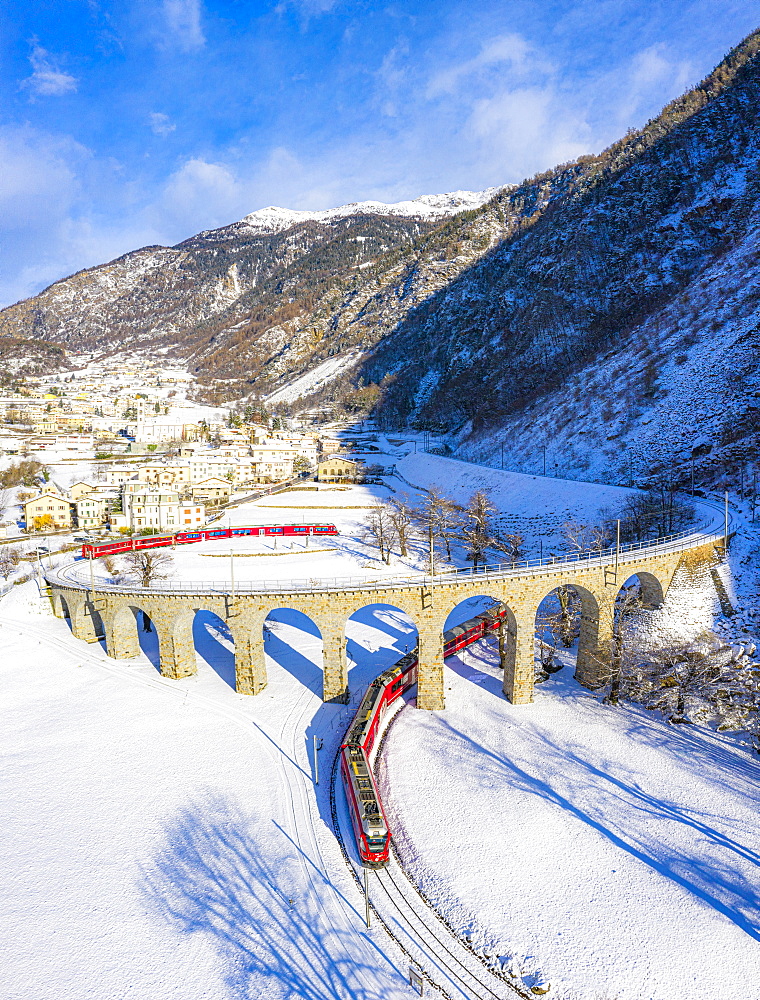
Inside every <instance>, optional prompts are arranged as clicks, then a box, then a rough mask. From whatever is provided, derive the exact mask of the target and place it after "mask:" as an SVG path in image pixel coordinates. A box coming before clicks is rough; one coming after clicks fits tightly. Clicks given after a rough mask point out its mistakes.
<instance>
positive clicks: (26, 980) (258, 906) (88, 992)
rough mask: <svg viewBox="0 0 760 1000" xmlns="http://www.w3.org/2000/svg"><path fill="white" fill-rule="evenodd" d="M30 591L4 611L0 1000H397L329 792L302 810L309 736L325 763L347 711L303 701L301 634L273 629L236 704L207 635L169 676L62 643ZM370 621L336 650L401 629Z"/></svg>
mask: <svg viewBox="0 0 760 1000" xmlns="http://www.w3.org/2000/svg"><path fill="white" fill-rule="evenodd" d="M35 593H36V588H35V587H34V585H32V584H27V585H24V586H22V587H16V588H14V590H13V592H12V593H11V594H10V595H8V596H7V597H6V598H4V599H3V600H2V602H0V643H1V644H2V654H3V655H2V658H0V675H1V677H2V681H1V683H2V690H3V698H2V700H1V701H0V716H1V721H0V754H1V755H2V767H1V768H0V803H2V805H1V806H0V811H1V812H2V831H3V836H2V838H1V840H0V921H1V922H2V925H3V927H4V928H5V934H4V944H3V954H2V957H1V958H0V976H1V978H2V990H1V992H2V996H3V997H4V998H7V1000H43V998H44V1000H49V998H50V997H57V998H61V1000H64V998H65V1000H80V998H82V1000H83V998H85V997H88V998H91V997H97V998H103V1000H106V998H108V1000H110V998H112V997H130V998H132V1000H155V998H156V997H161V998H172V997H177V998H182V1000H187V998H190V997H192V998H193V1000H201V998H212V997H213V998H215V1000H219V998H235V1000H241V998H250V1000H254V998H256V1000H258V998H266V1000H270V998H271V1000H284V998H291V997H305V998H306V997H308V998H315V1000H335V998H346V1000H349V998H352V1000H353V998H355V997H360V998H362V1000H385V998H390V1000H396V998H398V1000H401V997H404V996H409V995H410V994H409V992H408V990H407V989H406V987H405V986H404V985H403V979H405V977H406V967H405V965H404V964H403V962H402V960H401V956H400V955H398V954H396V953H395V952H394V950H393V948H392V947H391V946H390V943H389V941H388V939H387V938H386V937H385V935H384V934H383V932H382V931H381V930H379V929H373V930H372V931H370V932H367V931H366V929H365V928H364V926H363V910H362V901H361V897H360V896H359V894H358V892H357V891H356V889H355V887H354V885H353V882H352V881H351V879H350V877H349V875H348V872H347V869H346V867H345V865H344V863H343V860H342V857H341V855H340V853H339V851H338V847H337V845H336V842H335V840H334V838H333V836H332V835H331V833H330V832H329V830H328V826H327V822H328V819H327V817H328V815H329V805H328V802H327V791H328V782H327V780H323V781H322V782H321V783H320V786H319V789H318V791H319V793H320V795H319V797H317V796H316V795H315V788H314V785H313V781H312V773H313V772H312V764H311V759H310V756H309V752H308V751H309V750H310V748H311V745H312V736H314V735H317V736H320V737H321V738H323V739H324V741H325V746H324V748H323V750H322V754H321V756H322V759H323V767H324V768H325V769H326V767H327V762H328V761H330V760H331V757H332V753H333V751H334V749H335V744H336V740H337V738H338V735H339V734H341V733H342V732H343V730H344V729H345V727H346V725H347V724H348V720H349V717H350V712H351V708H350V707H344V706H334V705H323V704H322V702H321V700H320V699H319V696H318V695H317V694H316V691H317V689H318V688H319V668H318V667H317V665H316V663H315V661H316V660H318V659H319V653H320V650H319V640H317V639H315V637H314V636H313V635H310V634H309V633H308V632H306V631H303V630H302V629H300V628H299V627H298V624H297V623H295V622H294V621H292V620H290V619H289V618H288V615H287V613H285V614H283V615H281V620H280V621H279V622H275V623H273V625H272V634H271V637H270V639H269V641H268V646H267V649H268V653H269V656H268V671H269V677H270V684H269V687H268V688H267V689H266V691H265V692H264V693H263V694H262V695H260V696H259V697H257V698H244V697H243V696H240V695H236V694H235V693H234V691H233V690H232V689H231V687H230V686H229V680H230V670H231V665H232V657H231V654H230V651H229V648H228V647H229V641H228V638H227V637H226V636H225V630H224V628H223V627H222V628H221V629H220V627H219V623H218V622H217V623H216V624H214V623H213V622H210V621H205V620H198V622H197V625H196V628H197V629H198V630H199V635H198V646H199V649H200V653H199V673H198V676H197V677H195V678H189V679H187V680H185V681H181V682H170V681H167V680H164V679H162V678H160V677H159V675H158V674H157V673H156V670H155V668H154V667H153V665H152V663H151V660H150V658H149V656H148V655H146V654H145V653H144V654H143V655H141V657H140V658H139V659H136V660H132V661H128V662H123V661H113V660H109V659H108V657H106V656H105V654H104V653H103V651H102V650H101V649H100V648H99V647H98V646H92V647H88V646H86V645H85V644H84V643H80V642H78V641H76V640H74V639H73V638H72V637H71V635H70V633H69V632H68V629H67V627H66V625H65V624H64V623H63V622H60V621H58V620H56V619H54V618H53V617H52V616H51V614H50V611H49V605H48V604H47V602H46V601H45V602H40V601H39V600H37V599H35V597H34V595H35ZM373 622H374V623H372V622H367V623H362V622H356V623H354V625H353V626H352V628H353V631H352V635H353V637H354V641H357V640H358V641H361V640H362V637H363V636H364V635H365V633H366V635H367V636H368V637H369V640H370V645H372V644H373V643H376V640H377V637H378V636H384V637H385V644H386V646H388V645H390V644H391V643H392V642H393V641H394V639H396V638H398V639H399V640H400V639H401V638H402V637H403V635H404V634H405V632H404V631H403V630H400V629H398V628H394V627H393V626H392V625H389V624H388V620H387V616H386V619H385V620H383V619H382V617H381V618H378V619H377V620H373ZM143 638H145V637H143ZM220 639H221V641H219V640H220ZM146 649H147V652H148V654H150V652H151V649H150V646H149V644H148V645H147V646H146ZM398 655H399V654H398V652H396V653H393V652H392V651H390V650H388V649H387V648H386V650H385V654H384V656H385V660H386V662H388V660H392V659H393V658H395V657H397V656H398ZM382 658H383V657H382V655H381V656H380V660H382ZM378 662H379V660H378V655H377V653H375V655H373V656H372V657H371V664H370V665H369V670H367V668H366V667H365V671H364V674H365V675H364V676H363V677H361V678H359V679H358V680H357V681H356V682H354V683H353V684H352V686H353V688H354V690H355V691H356V693H357V694H358V693H359V692H360V691H361V690H363V687H364V686H365V685H366V682H367V681H368V680H369V676H367V674H368V673H369V674H373V673H374V672H375V671H376V670H377V669H382V666H383V663H382V662H380V663H379V666H378ZM211 664H213V666H212V665H211ZM351 674H353V671H352V672H351ZM325 778H326V776H325Z"/></svg>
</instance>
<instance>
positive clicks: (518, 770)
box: [381, 646, 760, 1000]
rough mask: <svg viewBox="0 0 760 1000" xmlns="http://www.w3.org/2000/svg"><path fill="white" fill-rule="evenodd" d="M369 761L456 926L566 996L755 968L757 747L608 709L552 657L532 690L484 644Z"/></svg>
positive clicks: (759, 929) (758, 968)
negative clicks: (516, 698)
mask: <svg viewBox="0 0 760 1000" xmlns="http://www.w3.org/2000/svg"><path fill="white" fill-rule="evenodd" d="M449 663H450V664H451V668H450V669H447V671H446V686H447V689H448V690H447V693H446V705H447V707H446V711H445V712H442V713H427V712H425V713H423V712H415V711H413V710H409V709H407V710H405V711H404V712H402V714H401V715H400V717H399V718H398V720H397V721H396V723H395V724H394V726H393V728H392V730H391V733H390V735H389V738H388V740H387V742H386V749H385V753H384V757H383V763H382V767H381V778H382V785H383V788H384V790H385V794H386V798H385V802H386V808H387V809H388V811H389V816H390V820H391V825H392V827H393V829H394V833H395V842H396V845H397V848H398V849H399V852H400V855H401V858H402V860H403V862H404V863H405V864H406V865H407V866H408V869H409V871H410V872H411V873H412V874H413V876H414V877H415V879H416V880H417V881H418V882H419V883H420V885H421V886H422V888H423V889H424V891H425V893H426V894H427V896H428V897H429V898H430V899H431V900H432V901H433V902H434V903H435V904H436V906H437V907H438V908H439V910H441V911H442V912H444V913H445V914H446V916H447V918H448V919H449V921H450V923H451V924H452V925H453V926H455V928H456V929H457V930H458V931H459V932H461V934H462V935H464V934H470V935H471V937H472V939H473V943H474V944H475V945H476V946H477V947H483V948H484V950H485V951H486V953H488V954H491V955H496V956H500V957H501V958H502V960H503V961H505V962H507V964H508V965H509V967H510V968H511V969H512V971H513V973H514V975H515V977H516V978H517V977H519V978H520V979H523V981H524V982H526V984H527V983H529V982H531V981H533V980H532V978H531V977H533V976H535V975H536V974H537V973H540V974H541V977H542V978H544V979H548V980H549V981H550V982H551V983H552V990H551V994H550V995H551V996H552V997H556V998H560V997H561V998H567V1000H570V998H572V1000H587V998H588V1000H612V998H616V1000H666V998H671V997H678V998H679V1000H728V998H729V997H734V996H737V997H738V996H741V997H749V996H753V997H754V996H757V995H758V994H757V986H758V983H760V947H758V942H760V820H759V819H758V815H759V814H758V790H757V789H758V781H759V780H760V763H758V761H757V759H756V758H752V757H750V755H749V753H748V752H747V750H746V749H745V748H743V747H741V746H738V745H737V744H736V742H734V741H733V740H731V739H730V738H729V737H727V736H725V735H721V734H713V733H709V732H706V731H705V730H697V729H695V728H685V727H674V726H668V725H667V724H666V723H665V722H663V721H662V720H660V719H657V718H654V717H652V715H651V714H649V713H647V712H646V711H644V710H643V709H640V708H637V707H631V706H625V707H619V708H616V709H611V708H610V707H608V706H603V705H601V704H600V703H599V702H598V700H597V699H596V698H595V697H594V696H593V695H592V694H590V693H589V692H587V691H585V690H584V689H582V688H581V687H579V686H578V685H577V684H576V683H575V682H574V681H573V680H572V677H571V676H570V671H569V669H568V668H565V669H564V670H563V671H562V672H561V673H559V674H556V675H554V677H553V678H552V679H551V680H550V681H549V682H547V683H546V684H544V685H542V686H540V687H539V688H538V689H537V692H536V700H535V702H534V704H532V705H528V706H513V705H510V704H508V703H507V702H506V701H505V700H504V699H503V698H502V697H501V696H500V688H501V683H500V677H499V670H498V656H497V654H496V652H495V651H494V650H492V649H491V650H486V649H484V648H483V647H482V646H481V647H473V648H472V650H471V651H466V652H465V653H463V654H462V656H461V657H460V658H456V659H453V660H451V661H449Z"/></svg>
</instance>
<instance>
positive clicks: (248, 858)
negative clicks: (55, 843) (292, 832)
mask: <svg viewBox="0 0 760 1000" xmlns="http://www.w3.org/2000/svg"><path fill="white" fill-rule="evenodd" d="M284 833H285V831H283V830H282V829H281V828H279V827H277V826H276V824H272V822H271V820H270V819H269V818H266V817H260V816H257V815H256V814H254V813H247V812H245V811H244V810H243V808H242V807H241V805H240V804H239V803H238V802H237V801H235V800H234V799H232V798H229V797H225V796H223V795H221V794H207V795H206V796H204V797H201V798H198V799H196V800H195V801H192V802H190V803H189V804H188V805H186V806H185V807H184V808H182V809H180V810H179V811H178V812H177V813H176V814H175V815H174V816H172V817H171V818H170V819H169V821H168V822H167V824H166V826H165V828H164V831H163V842H162V844H161V846H160V848H159V850H158V852H157V854H156V855H155V856H154V857H153V858H152V859H151V860H150V861H149V862H147V863H145V864H144V865H143V866H142V871H141V874H140V879H139V888H140V891H141V894H142V896H143V899H144V900H145V902H146V903H147V908H148V911H149V913H151V914H152V915H153V917H154V918H156V919H157V920H160V921H161V922H163V923H164V924H165V925H168V927H170V928H171V929H173V930H174V931H175V932H176V933H178V934H180V935H189V934H200V935H202V936H203V937H204V938H205V939H206V940H208V941H210V943H211V945H212V946H213V948H214V949H215V950H216V952H217V954H218V957H219V969H220V971H221V975H222V976H223V979H224V985H225V987H226V989H225V990H224V995H225V996H226V997H229V998H231V1000H255V998H259V997H262V996H270V995H271V996H277V997H283V998H284V997H310V998H314V1000H334V998H335V997H339V996H351V997H357V998H359V1000H381V998H382V997H387V996H389V995H391V996H392V995H394V994H395V995H396V996H398V997H400V996H401V995H402V980H401V979H400V977H399V976H398V974H397V973H395V972H394V969H393V967H392V966H391V964H390V962H389V961H388V960H387V959H385V958H384V957H383V955H382V952H381V951H380V950H379V949H378V948H376V947H375V946H373V945H372V944H371V943H369V949H368V950H367V951H364V952H363V949H361V948H357V946H356V940H355V935H356V927H355V926H352V927H350V928H346V929H341V928H340V927H335V926H325V924H324V914H323V906H324V901H323V899H321V898H320V897H321V896H322V894H323V891H324V893H329V892H332V891H333V890H332V887H331V886H330V885H329V884H328V883H326V882H325V883H323V884H318V887H317V890H316V891H314V890H313V885H312V882H311V880H310V874H309V871H308V869H309V866H311V874H313V872H314V871H315V870H316V871H317V872H318V873H319V875H320V876H322V873H321V871H320V870H319V869H315V868H314V867H313V865H312V864H311V862H310V860H309V859H308V858H306V865H307V869H306V870H305V869H304V859H305V855H303V852H301V850H300V848H299V847H298V845H297V844H295V842H294V841H293V840H292V839H291V838H290V837H288V836H287V835H285V836H283V834H284ZM322 877H323V876H322ZM322 890H323V891H322ZM356 918H357V923H358V922H359V920H360V915H358V914H357V915H356ZM351 922H352V923H353V915H352V921H351ZM363 954H368V955H372V956H373V958H374V962H373V963H372V965H370V964H369V963H368V962H367V961H366V960H363V958H362V955H363ZM378 973H379V975H378ZM378 980H379V981H378ZM368 983H372V985H368Z"/></svg>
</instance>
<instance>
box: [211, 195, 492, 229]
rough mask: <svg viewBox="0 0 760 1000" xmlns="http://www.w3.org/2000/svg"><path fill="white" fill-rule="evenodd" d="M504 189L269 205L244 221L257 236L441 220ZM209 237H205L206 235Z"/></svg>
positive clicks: (475, 205) (476, 205) (474, 205)
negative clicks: (345, 224) (321, 226)
mask: <svg viewBox="0 0 760 1000" xmlns="http://www.w3.org/2000/svg"><path fill="white" fill-rule="evenodd" d="M501 190H503V188H502V187H492V188H486V189H485V190H484V191H450V192H448V193H446V194H427V195H422V196H421V197H419V198H415V199H413V200H410V201H398V202H395V203H393V204H390V205H388V204H386V203H385V202H382V201H359V202H351V203H350V204H349V205H341V206H339V207H338V208H328V209H326V210H323V211H316V212H315V211H309V210H305V211H304V210H299V209H292V208H278V207H277V206H275V205H269V206H268V207H267V208H260V209H258V211H256V212H251V213H250V215H246V216H245V218H243V219H242V220H241V224H242V225H244V226H247V227H248V228H249V229H251V230H253V231H255V232H267V233H279V232H282V230H284V229H289V228H290V227H291V226H295V225H297V224H298V223H299V222H308V221H309V220H313V221H315V222H331V221H332V220H333V219H344V218H346V216H349V215H368V214H370V213H373V214H375V213H376V214H378V215H403V216H408V217H411V218H421V219H441V218H443V217H445V216H447V215H453V214H454V213H455V212H464V211H466V210H467V209H471V208H477V207H478V206H480V205H483V204H484V203H485V202H487V201H490V200H491V198H493V196H494V195H495V194H498V192H499V191H501ZM202 235H205V234H202Z"/></svg>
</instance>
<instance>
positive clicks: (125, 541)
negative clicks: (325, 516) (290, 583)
mask: <svg viewBox="0 0 760 1000" xmlns="http://www.w3.org/2000/svg"><path fill="white" fill-rule="evenodd" d="M337 534H338V529H337V528H336V527H335V525H334V524H251V525H235V526H234V527H232V528H198V529H197V530H196V531H178V532H176V533H175V534H173V535H140V536H138V537H136V538H134V537H133V538H119V539H118V540H116V541H113V542H104V543H103V544H102V545H90V544H85V545H83V546H82V556H83V557H84V558H85V559H89V558H93V559H97V558H98V556H111V555H118V554H119V553H120V552H135V551H137V550H139V549H157V548H160V547H161V546H164V545H188V544H190V543H192V542H208V541H213V540H214V539H216V538H243V537H245V536H247V535H265V536H272V535H274V536H275V537H279V536H282V537H286V538H287V537H296V538H304V537H306V536H309V535H337Z"/></svg>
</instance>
